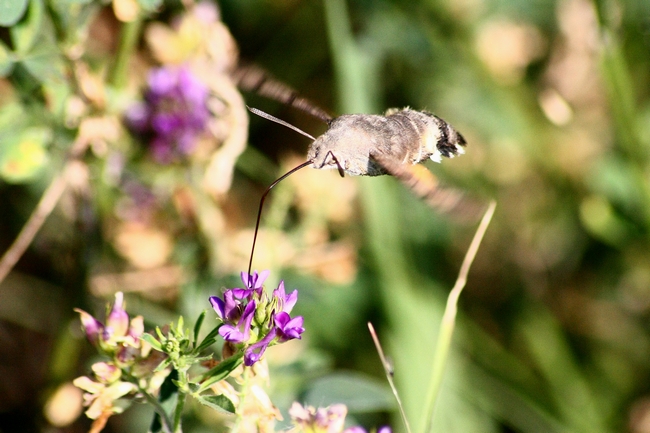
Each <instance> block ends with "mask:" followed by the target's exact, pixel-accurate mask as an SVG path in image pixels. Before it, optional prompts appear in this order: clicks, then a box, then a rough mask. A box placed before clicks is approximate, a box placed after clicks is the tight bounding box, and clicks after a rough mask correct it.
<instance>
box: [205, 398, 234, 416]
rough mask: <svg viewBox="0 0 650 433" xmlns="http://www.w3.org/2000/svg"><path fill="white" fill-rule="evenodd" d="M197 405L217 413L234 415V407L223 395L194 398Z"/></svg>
mask: <svg viewBox="0 0 650 433" xmlns="http://www.w3.org/2000/svg"><path fill="white" fill-rule="evenodd" d="M196 399H197V400H198V401H199V403H201V404H202V405H204V406H207V407H209V408H212V409H215V410H217V411H219V412H226V413H235V405H234V404H233V402H232V401H231V400H230V399H229V398H228V397H226V396H224V395H223V394H220V395H208V396H200V397H197V398H196Z"/></svg>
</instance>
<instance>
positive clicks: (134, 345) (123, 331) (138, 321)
mask: <svg viewBox="0 0 650 433" xmlns="http://www.w3.org/2000/svg"><path fill="white" fill-rule="evenodd" d="M75 311H76V312H77V313H79V315H80V318H81V326H82V328H83V329H84V331H85V333H86V337H87V338H88V340H89V341H90V342H91V343H92V344H93V345H95V346H98V348H99V349H100V350H101V351H102V352H103V353H104V354H106V355H109V356H115V358H116V361H119V362H122V363H128V362H129V361H131V360H133V359H135V358H136V357H137V356H138V354H139V353H140V350H141V346H142V343H141V341H140V337H141V336H142V334H143V332H144V321H143V318H142V316H136V317H134V318H133V319H130V320H129V315H128V313H127V312H126V310H125V308H124V295H123V294H122V292H117V293H116V294H115V302H114V303H113V305H112V306H111V307H110V309H109V311H108V314H107V315H106V324H103V323H102V322H100V321H99V320H97V319H96V318H94V317H93V316H92V315H90V314H89V313H87V312H85V311H83V310H80V309H78V308H77V309H75Z"/></svg>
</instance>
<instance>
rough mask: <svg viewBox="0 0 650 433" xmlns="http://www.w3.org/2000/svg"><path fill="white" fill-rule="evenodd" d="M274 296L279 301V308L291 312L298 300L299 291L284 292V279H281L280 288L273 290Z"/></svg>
mask: <svg viewBox="0 0 650 433" xmlns="http://www.w3.org/2000/svg"><path fill="white" fill-rule="evenodd" d="M273 297H274V298H275V299H276V300H277V302H278V307H279V310H280V311H282V312H285V313H291V310H292V309H293V306H294V305H296V301H298V291H297V290H294V291H293V292H291V293H290V294H288V295H287V294H285V292H284V281H280V284H279V285H278V288H277V289H275V290H274V291H273Z"/></svg>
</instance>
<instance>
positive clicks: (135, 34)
mask: <svg viewBox="0 0 650 433" xmlns="http://www.w3.org/2000/svg"><path fill="white" fill-rule="evenodd" d="M141 28H142V17H140V16H138V17H137V18H136V19H135V20H133V21H131V22H127V23H123V24H122V28H121V30H120V42H119V46H118V48H117V54H116V55H115V62H114V63H113V68H112V73H111V75H110V77H109V82H110V84H112V85H113V86H115V87H117V88H118V89H119V88H122V87H124V85H126V81H127V78H128V69H129V59H131V57H132V54H133V51H134V50H135V48H136V46H137V44H138V39H139V38H140V29H141Z"/></svg>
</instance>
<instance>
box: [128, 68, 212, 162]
mask: <svg viewBox="0 0 650 433" xmlns="http://www.w3.org/2000/svg"><path fill="white" fill-rule="evenodd" d="M147 84H148V89H147V91H146V93H145V98H144V101H143V102H142V103H140V104H137V105H134V106H133V107H131V108H130V109H129V110H128V111H127V113H126V120H127V123H128V125H129V126H130V127H131V129H132V130H134V131H135V132H137V133H140V134H142V135H144V136H145V137H147V138H148V139H149V146H150V149H151V152H152V153H153V156H154V158H155V159H156V160H157V161H158V162H164V163H167V162H171V161H173V160H175V159H178V158H180V157H184V156H187V155H189V154H190V153H191V152H192V151H193V150H194V148H195V147H196V144H197V142H198V140H199V138H200V137H201V135H202V134H203V133H204V132H205V130H206V127H207V124H208V121H209V119H210V111H209V109H208V105H207V101H208V96H209V90H208V87H207V86H206V85H205V84H203V83H202V82H201V81H199V79H198V78H197V77H196V76H195V75H194V74H193V73H192V71H191V70H190V69H189V67H187V66H180V67H178V66H164V67H161V68H156V69H153V70H151V72H150V73H149V76H148V78H147Z"/></svg>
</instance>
